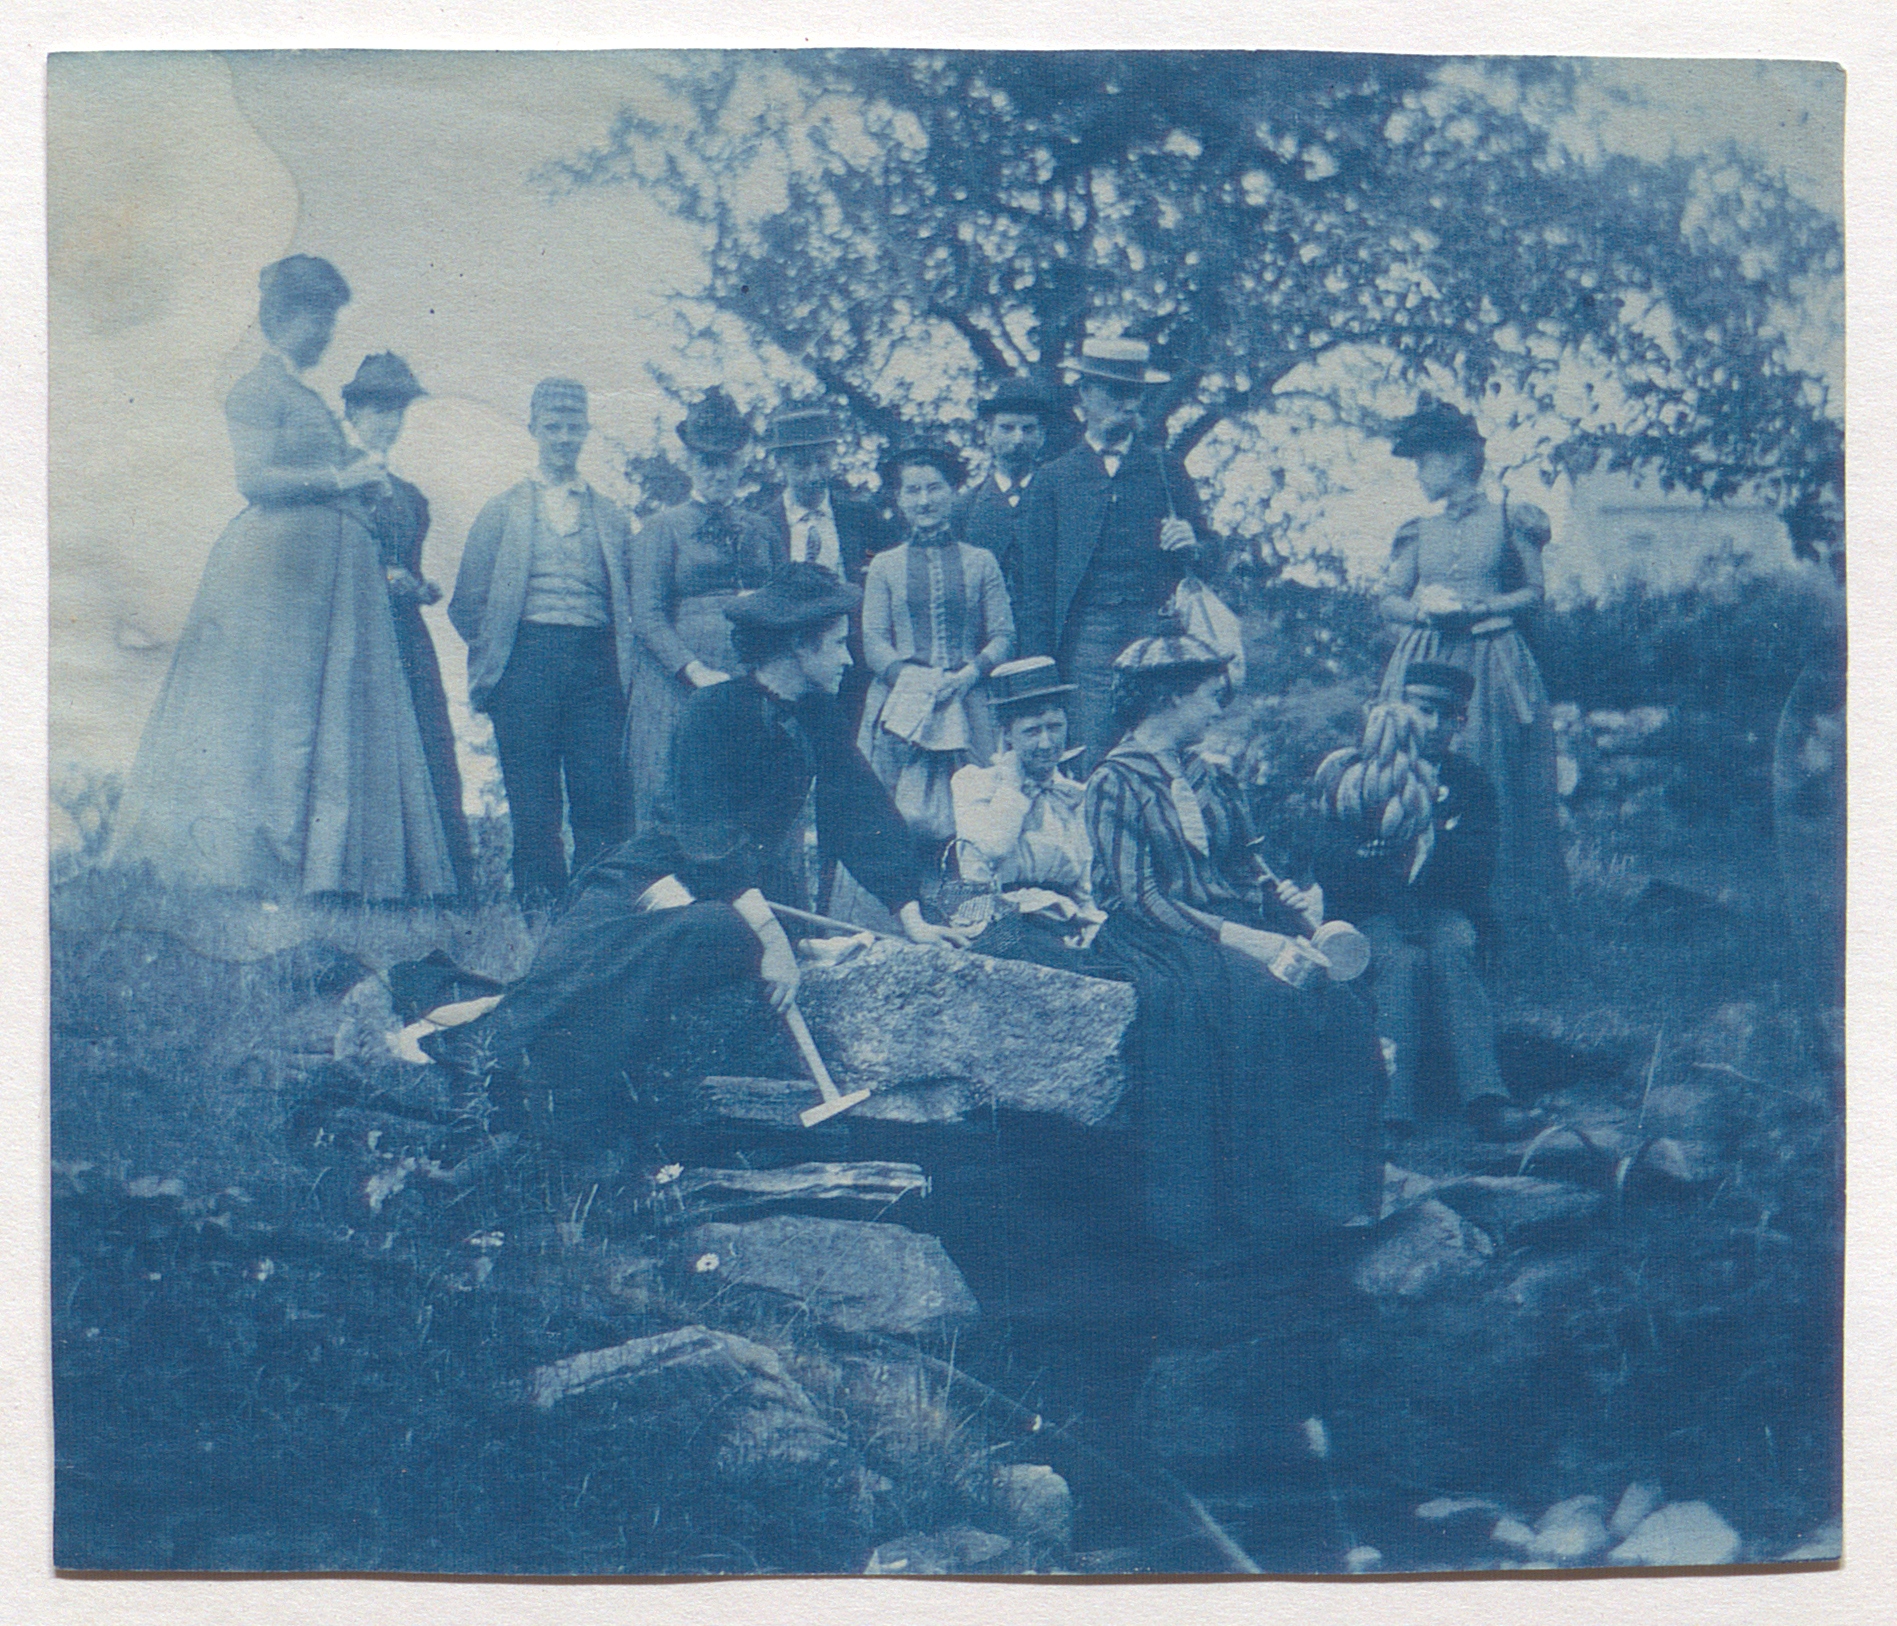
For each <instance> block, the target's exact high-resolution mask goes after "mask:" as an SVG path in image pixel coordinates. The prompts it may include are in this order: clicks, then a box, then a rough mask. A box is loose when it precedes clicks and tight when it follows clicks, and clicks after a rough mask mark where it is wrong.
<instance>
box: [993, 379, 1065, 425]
mask: <svg viewBox="0 0 1897 1626" xmlns="http://www.w3.org/2000/svg"><path fill="white" fill-rule="evenodd" d="M1055 410H1056V408H1055V404H1054V397H1053V396H1052V395H1050V394H1049V393H1048V392H1047V391H1046V390H1044V389H1043V388H1041V386H1040V385H1039V384H1037V383H1035V382H1034V380H1033V379H1031V378H1005V379H1003V380H1002V381H1001V387H1000V388H999V389H997V390H996V391H995V393H994V394H993V395H991V396H989V397H988V399H987V400H985V401H983V402H982V403H981V405H980V406H978V407H977V408H976V409H975V415H976V416H977V417H981V418H993V417H997V416H999V415H1000V414H1001V413H1004V412H1008V413H1017V414H1020V415H1022V416H1024V417H1035V418H1045V417H1048V416H1049V415H1050V414H1052V413H1053V412H1054V411H1055Z"/></svg>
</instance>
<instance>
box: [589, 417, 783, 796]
mask: <svg viewBox="0 0 1897 1626" xmlns="http://www.w3.org/2000/svg"><path fill="white" fill-rule="evenodd" d="M678 438H679V439H680V440H681V441H682V442H684V445H685V467H686V471H687V472H688V473H689V474H690V475H691V477H692V494H691V497H690V498H689V499H688V500H687V501H685V502H682V503H679V504H678V505H677V506H676V507H672V508H667V509H663V510H661V511H660V512H659V513H657V514H654V515H653V516H652V518H651V519H650V520H649V521H648V522H647V523H646V525H645V527H644V528H643V529H642V530H641V531H640V532H639V534H638V536H637V537H636V538H635V539H634V540H633V545H632V621H633V628H634V630H635V631H636V632H637V633H638V635H639V644H640V650H639V664H638V666H637V668H636V669H635V671H634V672H633V678H632V694H631V703H630V705H629V707H628V710H627V714H626V765H627V768H628V769H629V771H630V773H631V776H632V796H633V812H634V815H635V818H636V821H637V827H638V828H639V829H641V830H643V829H645V828H646V826H647V825H649V824H650V823H651V822H652V820H653V818H654V817H655V815H656V814H657V812H658V811H659V802H660V797H661V795H662V793H663V792H664V790H665V780H666V773H667V765H668V762H669V759H670V752H671V745H672V734H673V731H674V730H675V729H676V728H677V726H678V717H679V714H680V713H681V712H682V711H683V710H684V709H685V702H686V701H687V700H688V699H689V698H690V697H691V695H692V694H693V692H694V691H696V690H698V689H704V688H709V687H710V686H711V685H712V684H714V683H724V682H726V681H728V680H729V679H731V678H734V677H736V676H738V675H739V674H740V673H741V672H742V671H743V665H742V663H741V662H740V661H739V660H738V657H737V654H736V652H735V651H734V650H733V649H732V647H731V622H730V621H729V620H728V619H726V616H725V610H726V608H727V607H728V606H729V605H730V604H731V602H732V600H733V599H735V598H736V597H737V596H738V594H740V593H747V592H751V591H753V590H755V589H757V588H759V587H762V586H763V585H764V583H765V581H766V579H767V578H768V577H769V576H770V573H771V567H772V565H773V564H774V563H777V562H779V561H778V560H777V559H776V558H775V556H774V542H773V538H772V536H771V533H770V531H769V530H768V529H767V528H766V527H765V525H764V523H763V522H762V521H761V520H759V519H758V517H757V516H756V515H755V514H753V513H750V512H749V511H748V510H746V509H743V508H740V507H738V506H737V505H736V504H735V503H734V502H733V501H732V499H733V498H734V497H735V496H736V495H737V491H738V480H739V477H740V476H741V475H742V474H743V472H744V461H743V454H744V450H745V448H746V447H747V446H748V445H750V442H751V426H750V425H749V424H748V423H746V422H745V420H744V415H743V414H742V413H740V412H739V411H738V408H737V405H736V403H734V402H733V401H732V399H731V397H730V396H729V395H727V394H725V392H724V391H723V390H722V389H715V388H714V389H711V390H708V391H706V393H705V397H704V399H703V400H701V401H699V402H697V403H696V404H695V405H694V406H693V407H692V408H691V409H690V410H689V411H688V412H687V413H686V414H685V421H684V422H683V423H682V424H680V425H679V426H678Z"/></svg>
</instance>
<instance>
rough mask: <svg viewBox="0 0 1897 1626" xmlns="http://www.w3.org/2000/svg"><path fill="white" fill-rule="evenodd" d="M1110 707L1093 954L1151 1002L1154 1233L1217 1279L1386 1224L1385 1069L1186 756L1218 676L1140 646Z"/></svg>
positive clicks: (1145, 1017) (1148, 1159)
mask: <svg viewBox="0 0 1897 1626" xmlns="http://www.w3.org/2000/svg"><path fill="white" fill-rule="evenodd" d="M1115 692H1116V695H1117V698H1118V710H1119V719H1120V723H1121V726H1122V728H1123V729H1124V732H1123V734H1122V736H1121V738H1120V741H1119V743H1118V744H1117V745H1116V746H1114V748H1113V749H1112V750H1111V751H1110V752H1108V754H1107V755H1106V757H1105V758H1104V760H1103V761H1102V762H1101V764H1100V766H1099V767H1098V768H1096V769H1095V770H1094V773H1093V776H1092V777H1091V778H1090V779H1089V780H1088V782H1087V797H1086V821H1087V831H1088V835H1089V838H1090V841H1091V844H1092V848H1093V894H1094V901H1095V902H1096V903H1097V904H1098V905H1099V906H1100V907H1101V908H1102V909H1104V910H1105V911H1106V916H1107V918H1106V923H1105V924H1104V925H1103V926H1102V927H1101V928H1100V932H1099V935H1098V937H1097V938H1096V939H1095V944H1094V950H1093V952H1094V953H1095V954H1097V955H1098V956H1099V957H1100V958H1101V959H1102V960H1103V961H1105V962H1107V963H1108V964H1111V965H1113V966H1115V967H1116V968H1117V969H1118V971H1119V972H1120V973H1121V974H1123V975H1126V976H1127V977H1129V978H1130V980H1132V981H1133V982H1134V983H1135V984H1136V985H1137V987H1138V989H1139V995H1140V1022H1139V1025H1138V1028H1137V1030H1136V1039H1135V1049H1136V1052H1137V1053H1136V1055H1135V1056H1134V1058H1133V1060H1134V1063H1135V1066H1136V1069H1137V1071H1138V1073H1139V1076H1140V1079H1141V1083H1140V1088H1139V1090H1138V1092H1137V1094H1136V1097H1135V1100H1134V1103H1133V1110H1134V1114H1135V1118H1136V1133H1137V1135H1138V1137H1139V1140H1140V1144H1141V1164H1142V1170H1143V1181H1142V1184H1143V1189H1144V1196H1145V1202H1146V1208H1147V1224H1148V1226H1149V1228H1150V1230H1151V1231H1152V1233H1153V1234H1154V1235H1155V1236H1156V1237H1157V1238H1158V1239H1159V1240H1160V1241H1162V1242H1165V1243H1168V1244H1170V1245H1172V1246H1173V1247H1174V1248H1176V1249H1178V1250H1180V1251H1181V1252H1182V1253H1183V1254H1184V1255H1185V1256H1186V1257H1185V1260H1184V1264H1185V1267H1186V1269H1187V1270H1188V1271H1198V1272H1202V1273H1209V1274H1212V1275H1214V1276H1216V1275H1217V1274H1218V1273H1219V1272H1220V1271H1222V1270H1227V1269H1231V1268H1246V1267H1248V1266H1250V1265H1252V1264H1255V1263H1256V1261H1257V1260H1258V1259H1259V1258H1260V1257H1262V1256H1268V1255H1271V1254H1274V1253H1282V1252H1284V1251H1286V1250H1292V1251H1296V1250H1300V1249H1306V1248H1307V1245H1308V1244H1309V1243H1311V1242H1312V1241H1313V1240H1314V1239H1316V1238H1318V1237H1320V1236H1321V1235H1322V1234H1324V1233H1327V1232H1330V1231H1333V1230H1335V1229H1336V1228H1338V1227H1342V1226H1345V1225H1349V1224H1351V1223H1353V1222H1359V1223H1361V1222H1362V1221H1364V1220H1365V1219H1367V1218H1368V1217H1371V1216H1374V1215H1375V1213H1376V1210H1377V1203H1378V1198H1379V1187H1380V1180H1381V1162H1380V1158H1379V1154H1378V1130H1377V1107H1378V1101H1379V1097H1380V1095H1381V1092H1382V1089H1383V1085H1384V1076H1383V1066H1382V1058H1381V1054H1380V1051H1379V1049H1378V1045H1377V1040H1376V1034H1375V1030H1374V1027H1373V1024H1372V1021H1371V1017H1370V1011H1369V1007H1368V1005H1367V1002H1366V1001H1364V1000H1363V999H1362V998H1361V997H1360V996H1359V995H1358V994H1357V993H1355V992H1354V991H1353V990H1351V989H1350V988H1348V987H1346V986H1344V985H1342V984H1340V983H1333V982H1331V981H1329V980H1328V979H1327V978H1326V977H1325V976H1324V975H1323V974H1322V971H1323V968H1324V960H1323V957H1322V955H1320V954H1318V952H1317V951H1316V950H1315V949H1314V948H1312V947H1311V945H1310V943H1309V941H1308V940H1307V938H1306V937H1305V935H1304V934H1305V933H1306V932H1307V931H1308V930H1310V928H1311V925H1312V922H1311V921H1310V920H1309V918H1308V917H1306V916H1304V915H1302V914H1300V913H1299V912H1298V910H1297V909H1296V908H1294V907H1293V906H1292V905H1291V904H1289V903H1287V902H1286V901H1284V899H1283V898H1281V897H1280V896H1279V895H1278V894H1277V892H1276V891H1275V890H1272V889H1269V888H1268V887H1267V885H1266V877H1265V874H1264V872H1263V870H1262V868H1261V867H1260V866H1259V864H1258V863H1257V861H1256V859H1255V858H1254V857H1253V849H1252V847H1251V846H1250V838H1251V830H1250V827H1249V818H1248V814H1247V810H1246V807H1245V803H1244V800H1243V797H1242V796H1241V794H1240V792H1239V789H1238V787H1237V785H1236V784H1235V783H1234V782H1232V781H1231V780H1230V779H1229V777H1227V776H1224V775H1222V774H1219V773H1217V772H1215V771H1213V770H1212V769H1211V768H1210V767H1209V766H1208V765H1207V764H1206V763H1205V762H1204V761H1203V760H1201V759H1200V758H1198V757H1196V756H1193V755H1192V754H1191V748H1192V747H1193V746H1194V745H1196V744H1197V743H1198V742H1199V740H1200V739H1201V738H1202V737H1203V736H1204V734H1205V732H1206V730H1207V728H1208V727H1209V726H1210V725H1211V723H1212V722H1213V720H1214V719H1215V718H1216V717H1217V716H1218V714H1219V710H1220V708H1221V706H1222V705H1223V703H1224V698H1225V693H1226V675H1225V665H1224V662H1223V661H1222V660H1221V659H1220V657H1219V656H1218V654H1217V653H1216V652H1215V651H1213V650H1212V649H1210V648H1209V647H1208V646H1206V645H1205V644H1202V643H1200V642H1199V641H1198V640H1196V639H1193V638H1189V637H1159V638H1143V639H1141V640H1139V641H1138V642H1136V643H1134V644H1133V645H1131V646H1130V647H1129V648H1127V650H1126V651H1125V652H1124V653H1123V654H1122V655H1121V656H1120V657H1119V660H1118V661H1117V662H1116V663H1115Z"/></svg>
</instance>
